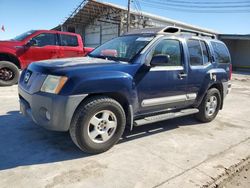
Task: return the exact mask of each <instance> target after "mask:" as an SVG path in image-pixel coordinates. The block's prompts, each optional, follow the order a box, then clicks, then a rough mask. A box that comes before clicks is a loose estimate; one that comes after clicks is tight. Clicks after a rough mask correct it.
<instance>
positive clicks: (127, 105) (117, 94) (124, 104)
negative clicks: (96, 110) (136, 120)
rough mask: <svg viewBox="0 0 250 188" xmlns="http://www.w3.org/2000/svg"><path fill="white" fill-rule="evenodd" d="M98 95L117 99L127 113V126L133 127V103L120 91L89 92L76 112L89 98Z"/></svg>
mask: <svg viewBox="0 0 250 188" xmlns="http://www.w3.org/2000/svg"><path fill="white" fill-rule="evenodd" d="M97 96H106V97H110V98H112V99H114V100H115V101H117V102H118V103H119V104H120V105H121V106H122V108H123V110H124V112H125V115H126V127H128V128H129V129H132V125H131V124H132V123H131V122H132V120H133V107H132V104H130V101H129V99H128V98H127V97H126V96H125V95H123V94H122V93H120V92H107V93H92V94H89V95H88V96H87V97H85V98H84V99H83V100H82V101H81V102H80V103H79V105H78V106H77V107H76V109H75V111H74V114H75V112H76V111H77V110H78V108H79V107H80V106H81V105H82V104H83V103H84V102H85V101H87V100H89V99H91V98H94V97H97Z"/></svg>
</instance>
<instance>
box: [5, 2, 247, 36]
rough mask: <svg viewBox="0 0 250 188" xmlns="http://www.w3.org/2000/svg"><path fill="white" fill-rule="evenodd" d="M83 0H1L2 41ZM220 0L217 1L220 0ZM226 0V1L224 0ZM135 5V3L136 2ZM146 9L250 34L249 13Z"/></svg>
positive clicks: (44, 24) (46, 24)
mask: <svg viewBox="0 0 250 188" xmlns="http://www.w3.org/2000/svg"><path fill="white" fill-rule="evenodd" d="M81 1H82V0H0V28H1V27H2V25H4V27H5V32H3V31H1V30H0V40H4V39H10V38H13V37H15V36H17V35H19V34H21V33H23V32H25V31H28V30H31V29H52V28H53V27H55V26H57V25H58V24H61V23H63V21H64V20H65V18H66V17H67V16H69V14H70V13H71V12H72V11H73V10H74V9H75V8H76V7H77V5H79V4H80V3H81ZM100 1H102V0H100ZM219 1H220V0H218V1H217V2H219ZM221 1H223V0H221ZM103 2H110V3H114V4H118V5H123V6H126V5H127V0H105V1H103ZM132 8H133V3H132ZM141 9H142V11H144V12H149V13H152V14H156V15H159V16H163V17H167V18H171V19H175V20H178V21H182V22H185V23H189V24H192V25H196V26H200V27H204V28H207V29H211V30H214V31H217V32H219V33H227V34H250V12H248V13H190V12H179V11H173V10H167V9H166V10H162V9H157V8H153V7H148V6H143V5H142V4H141Z"/></svg>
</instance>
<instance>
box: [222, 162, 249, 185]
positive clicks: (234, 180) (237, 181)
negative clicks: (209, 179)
mask: <svg viewBox="0 0 250 188" xmlns="http://www.w3.org/2000/svg"><path fill="white" fill-rule="evenodd" d="M218 187H219V188H237V187H240V188H249V187H250V163H249V164H248V165H247V166H246V167H244V168H243V169H242V170H241V171H239V172H238V173H236V174H235V175H234V176H233V177H231V178H229V179H228V180H227V181H225V182H223V183H222V184H220V185H219V186H218Z"/></svg>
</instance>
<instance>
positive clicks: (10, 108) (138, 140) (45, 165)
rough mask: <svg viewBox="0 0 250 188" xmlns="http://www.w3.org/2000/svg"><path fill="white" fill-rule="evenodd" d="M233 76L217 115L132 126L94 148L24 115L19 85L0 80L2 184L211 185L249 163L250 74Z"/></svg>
mask: <svg viewBox="0 0 250 188" xmlns="http://www.w3.org/2000/svg"><path fill="white" fill-rule="evenodd" d="M232 84H233V85H232V91H231V93H230V95H228V96H227V98H226V100H225V104H224V109H223V110H222V111H220V113H219V114H218V116H217V118H216V120H215V121H213V122H211V123H207V124H201V123H199V122H197V121H196V120H195V119H193V118H192V117H184V118H179V119H175V120H169V121H164V122H161V123H156V124H152V125H147V126H142V127H138V128H135V129H134V131H132V132H126V133H125V134H124V135H123V138H122V139H121V140H120V142H119V143H118V144H117V145H116V146H115V147H113V148H112V149H111V150H109V151H108V152H105V153H103V154H99V155H92V156H91V155H86V154H84V153H82V152H81V151H80V150H79V149H78V148H77V147H76V146H75V145H74V144H73V143H72V141H71V139H70V136H69V135H68V133H60V132H51V131H47V130H44V129H43V128H41V127H39V126H37V125H35V124H34V123H33V122H32V121H31V120H30V119H27V118H24V117H22V115H20V114H19V104H18V97H17V86H12V87H1V88H0V106H1V108H0V187H2V188H4V187H16V186H18V187H59V186H60V187H61V186H63V187H73V186H74V187H84V188H86V187H119V188H120V187H126V188H127V187H138V188H139V187H202V186H215V183H219V182H220V181H222V180H223V178H224V177H225V178H226V176H228V174H230V173H228V171H230V172H232V171H234V169H236V168H238V167H240V166H243V165H245V164H247V163H249V157H250V75H248V74H239V73H238V74H234V75H233V80H232ZM184 185H185V186H184Z"/></svg>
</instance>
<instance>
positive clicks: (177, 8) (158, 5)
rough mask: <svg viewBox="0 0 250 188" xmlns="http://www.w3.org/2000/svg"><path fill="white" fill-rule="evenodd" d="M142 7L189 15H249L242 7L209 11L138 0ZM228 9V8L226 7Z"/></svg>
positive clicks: (247, 10)
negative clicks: (188, 13)
mask: <svg viewBox="0 0 250 188" xmlns="http://www.w3.org/2000/svg"><path fill="white" fill-rule="evenodd" d="M140 1H141V3H142V4H143V5H144V6H148V7H152V8H157V9H163V10H166V9H167V10H172V11H181V12H191V13H249V12H250V9H246V8H248V7H246V6H242V7H240V8H244V9H239V8H238V9H232V8H231V9H225V8H224V9H213V8H212V9H211V8H210V9H209V8H208V7H206V9H205V8H202V9H201V8H195V7H193V6H192V7H182V6H170V5H168V4H166V3H160V2H159V1H150V0H147V1H145V0H140ZM227 8H228V7H227Z"/></svg>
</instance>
